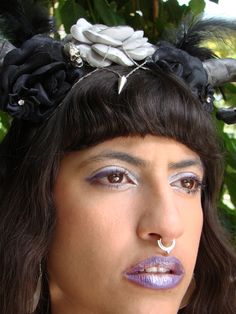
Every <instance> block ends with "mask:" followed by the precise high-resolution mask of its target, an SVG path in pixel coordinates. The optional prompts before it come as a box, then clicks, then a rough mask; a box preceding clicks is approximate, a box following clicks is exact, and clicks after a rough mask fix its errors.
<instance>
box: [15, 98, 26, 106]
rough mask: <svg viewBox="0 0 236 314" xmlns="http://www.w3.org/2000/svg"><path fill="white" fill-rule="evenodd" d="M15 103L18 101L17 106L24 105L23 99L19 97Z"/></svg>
mask: <svg viewBox="0 0 236 314" xmlns="http://www.w3.org/2000/svg"><path fill="white" fill-rule="evenodd" d="M17 103H18V105H19V106H24V104H25V101H24V100H23V99H20V100H18V102H17Z"/></svg>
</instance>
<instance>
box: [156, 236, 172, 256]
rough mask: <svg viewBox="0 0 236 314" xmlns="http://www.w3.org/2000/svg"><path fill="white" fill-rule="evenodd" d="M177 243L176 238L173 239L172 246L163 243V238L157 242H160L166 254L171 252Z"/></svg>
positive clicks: (159, 244)
mask: <svg viewBox="0 0 236 314" xmlns="http://www.w3.org/2000/svg"><path fill="white" fill-rule="evenodd" d="M175 243H176V242H175V239H173V240H172V243H171V245H170V246H165V245H163V243H162V241H161V239H159V240H157V244H158V246H159V248H160V249H162V250H163V251H165V253H166V254H170V252H171V251H172V250H173V248H174V247H175Z"/></svg>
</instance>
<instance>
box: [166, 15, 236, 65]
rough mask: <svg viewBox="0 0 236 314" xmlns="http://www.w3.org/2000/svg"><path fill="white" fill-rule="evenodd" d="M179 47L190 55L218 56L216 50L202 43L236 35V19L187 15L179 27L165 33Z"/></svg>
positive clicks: (201, 56) (203, 57) (200, 56)
mask: <svg viewBox="0 0 236 314" xmlns="http://www.w3.org/2000/svg"><path fill="white" fill-rule="evenodd" d="M165 36H166V37H167V40H169V41H171V42H172V43H173V44H174V45H175V46H176V47H177V48H180V49H182V50H185V51H187V52H188V53H189V54H190V55H192V56H195V57H198V58H199V59H200V60H202V61H203V60H206V59H211V58H214V57H216V55H215V54H214V52H213V51H212V50H211V49H209V48H206V47H203V46H202V44H203V43H204V41H207V40H216V41H225V40H226V39H230V38H231V36H234V38H235V37H236V20H231V19H224V18H209V19H203V18H202V17H201V16H199V17H195V18H192V17H187V18H186V19H184V20H183V21H182V23H181V24H180V25H179V27H178V28H176V29H175V30H169V31H167V33H166V34H165Z"/></svg>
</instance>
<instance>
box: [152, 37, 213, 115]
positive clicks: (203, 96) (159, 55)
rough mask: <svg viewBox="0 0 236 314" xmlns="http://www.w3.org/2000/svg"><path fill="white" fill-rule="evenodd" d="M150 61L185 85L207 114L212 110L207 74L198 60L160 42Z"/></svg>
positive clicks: (211, 97)
mask: <svg viewBox="0 0 236 314" xmlns="http://www.w3.org/2000/svg"><path fill="white" fill-rule="evenodd" d="M152 60H153V61H154V62H155V63H156V64H158V65H159V66H160V67H161V68H163V69H164V70H166V71H168V72H171V73H173V74H175V75H177V76H178V77H180V78H181V79H182V80H183V81H184V82H185V83H187V84H188V86H189V87H190V89H191V91H192V93H193V94H194V95H195V96H196V97H198V98H199V99H200V101H201V102H202V104H203V107H204V109H205V110H207V111H209V112H211V111H212V110H213V100H214V97H213V88H212V87H211V86H210V85H209V84H208V77H207V73H206V71H205V70H204V68H203V65H202V62H201V60H200V59H198V58H197V57H194V56H191V55H190V54H188V53H187V52H186V51H184V50H182V49H178V48H176V47H174V46H173V45H171V44H170V43H168V42H165V41H161V42H160V43H159V44H158V46H157V50H156V52H155V53H154V54H153V56H152Z"/></svg>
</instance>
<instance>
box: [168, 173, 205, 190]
mask: <svg viewBox="0 0 236 314" xmlns="http://www.w3.org/2000/svg"><path fill="white" fill-rule="evenodd" d="M183 181H186V183H188V182H191V181H193V182H192V183H193V187H190V188H188V187H184V186H177V185H175V183H176V182H180V184H181V182H183ZM170 185H171V186H173V187H176V188H177V189H180V190H181V191H183V192H184V193H187V194H196V193H197V192H199V191H202V190H203V189H204V187H205V185H204V184H203V182H202V180H201V179H200V178H199V177H198V176H197V175H193V174H189V175H185V176H182V177H178V178H176V180H174V181H172V182H171V183H170Z"/></svg>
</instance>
